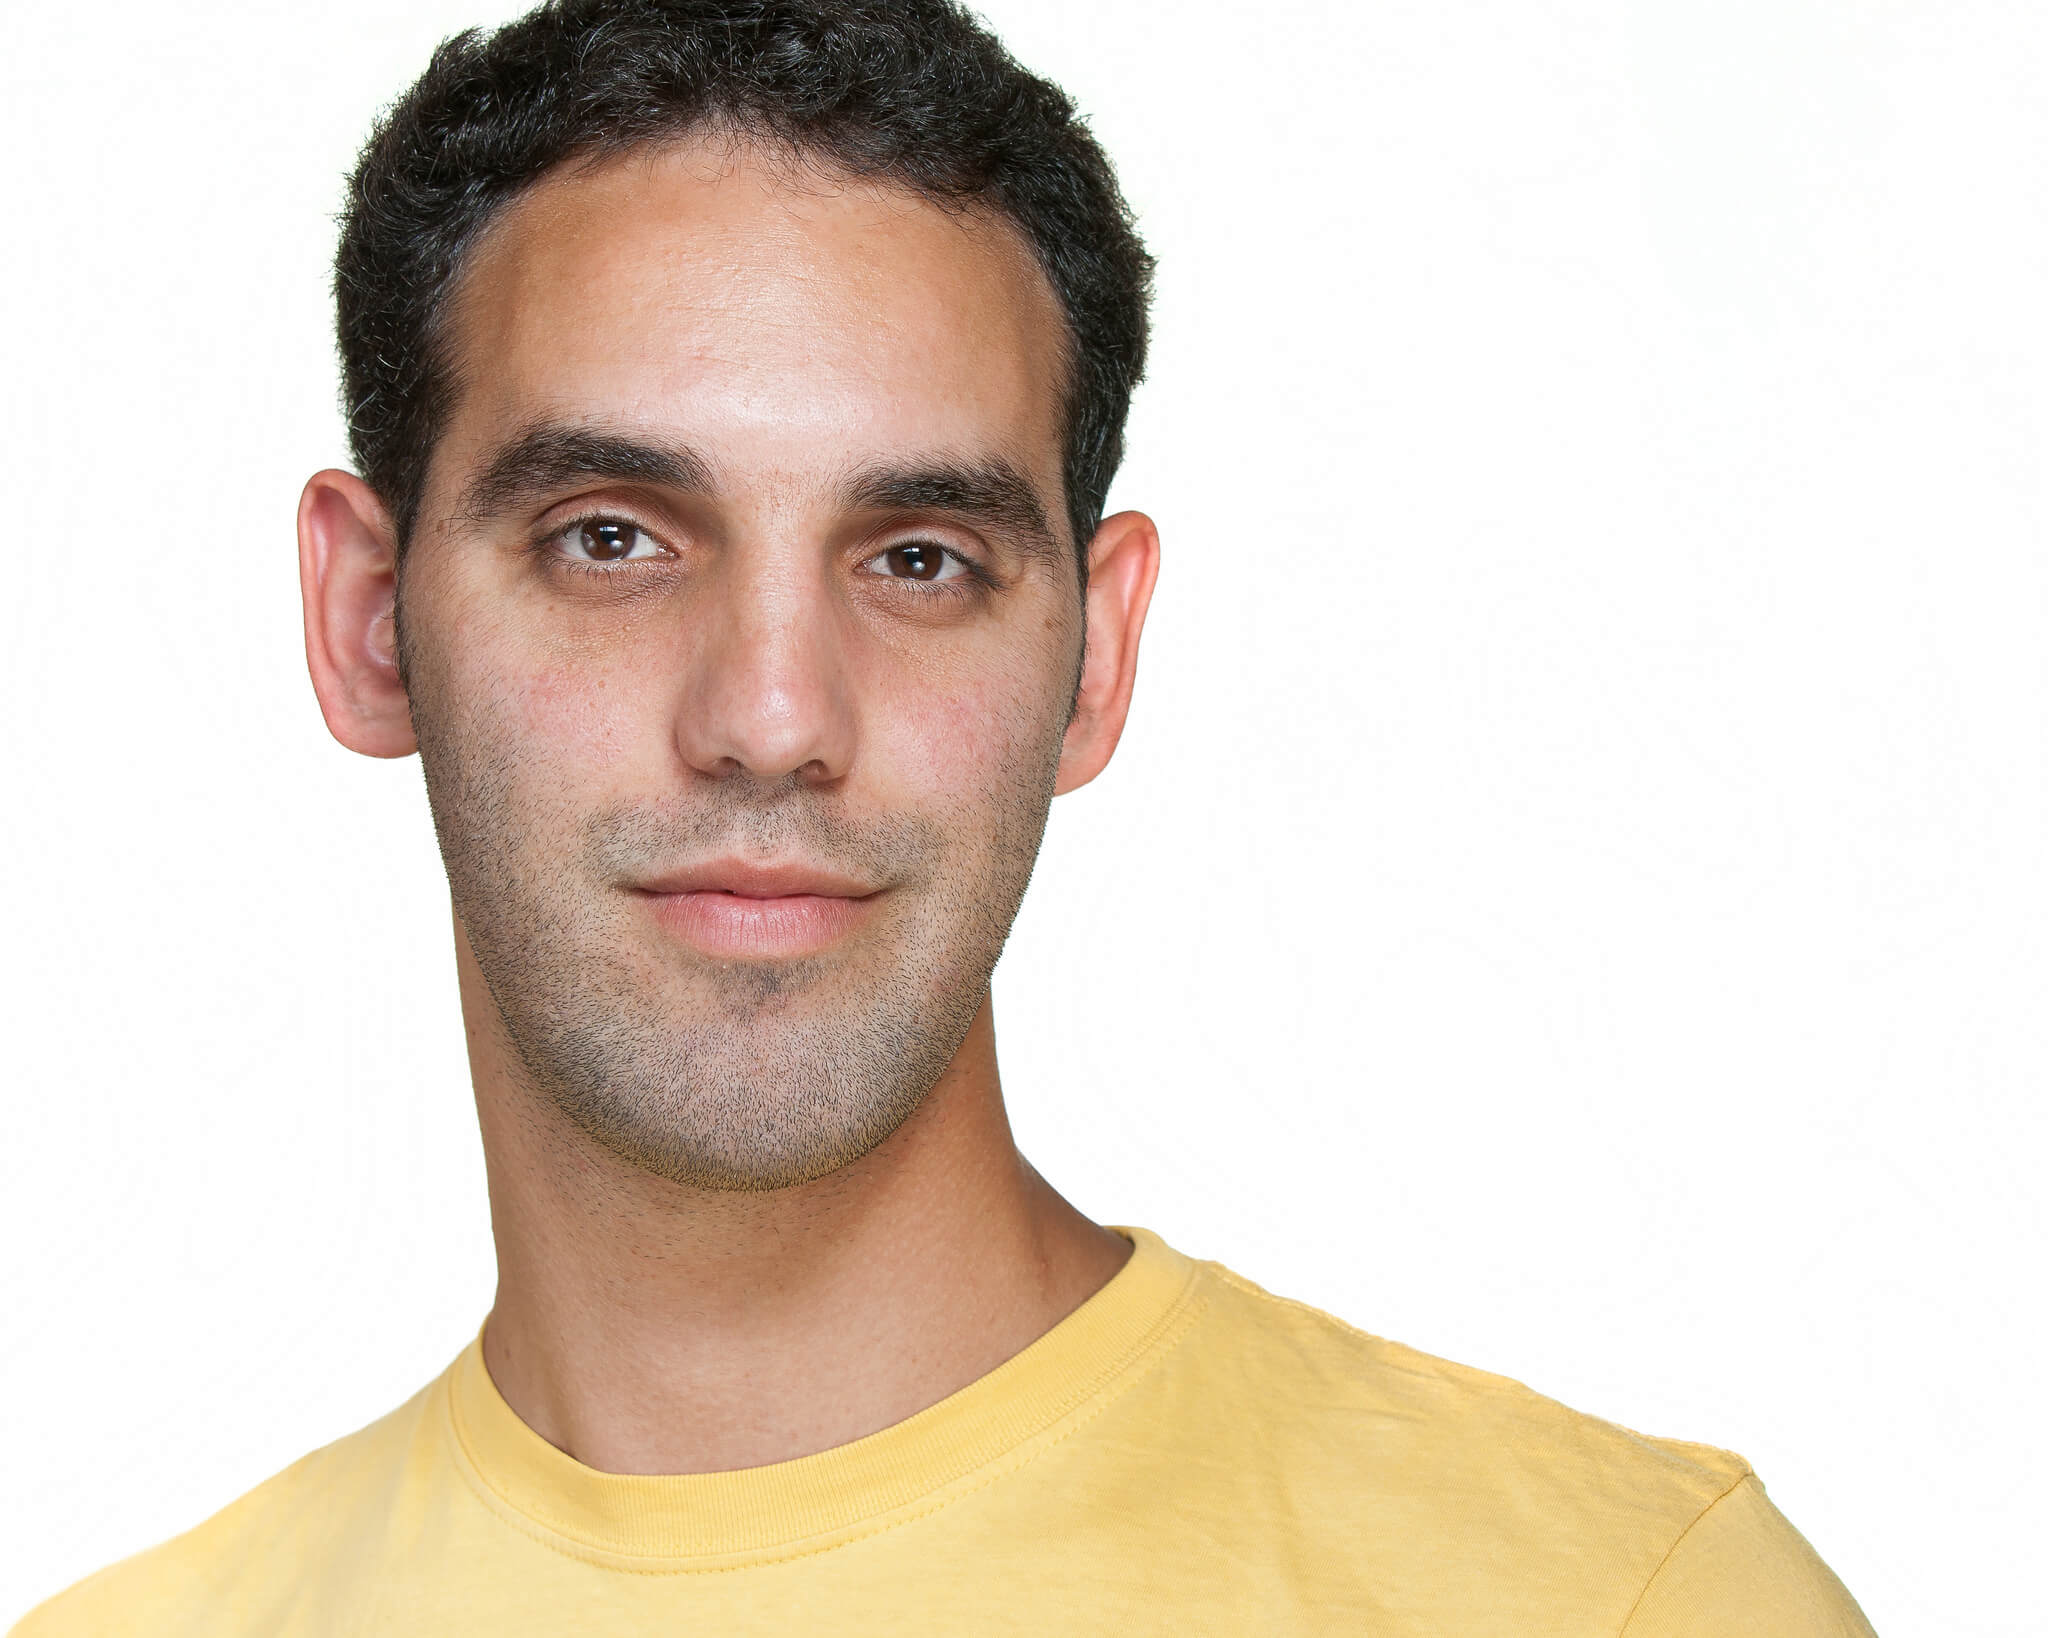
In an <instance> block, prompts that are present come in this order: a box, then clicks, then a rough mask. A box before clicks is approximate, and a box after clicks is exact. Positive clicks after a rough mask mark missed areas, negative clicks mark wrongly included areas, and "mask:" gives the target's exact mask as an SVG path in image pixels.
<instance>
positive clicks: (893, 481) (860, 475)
mask: <svg viewBox="0 0 2048 1638" xmlns="http://www.w3.org/2000/svg"><path fill="white" fill-rule="evenodd" d="M592 478H598V479H610V480H613V481H615V482H622V483H643V484H649V485H652V486H654V487H657V488H662V489H669V490H673V491H676V492H678V493H682V494H690V495H705V496H709V495H715V494H716V493H717V492H718V485H717V482H716V480H715V479H714V477H713V475H712V469H711V463H710V462H709V461H707V460H706V459H705V458H704V457H703V456H702V455H700V454H699V453H697V451H695V450H694V449H691V448H690V447H688V446H687V445H683V444H673V445H665V444H655V443H648V442H645V441H643V440H641V439H638V438H633V437H628V436H624V435H621V434H618V433H611V432H605V431H603V430H601V429H599V428H595V427H579V426H568V425H563V424H562V423H559V422H552V421H548V422H540V423H536V424H535V425H533V426H529V427H527V428H526V429H525V430H524V431H522V432H520V433H518V434H517V435H515V436H514V437H513V438H511V439H510V440H508V441H507V442H506V443H504V444H502V445H500V446H499V448H498V449H497V451H496V453H494V454H493V455H492V456H491V458H490V462H489V464H488V465H486V466H485V467H484V469H483V470H482V471H481V472H479V473H478V474H477V475H476V476H475V477H474V478H472V479H471V480H470V481H469V482H468V483H467V484H466V485H464V487H463V490H462V493H461V496H460V498H459V499H458V501H457V503H456V508H455V510H456V515H457V516H459V517H460V518H462V519H463V521H464V522H466V523H469V524H472V525H477V524H484V523H488V522H490V521H492V520H493V519H495V518H500V517H503V516H504V515H505V514H506V513H508V512H511V511H514V510H516V509H518V508H520V507H522V506H526V505H530V504H532V503H534V502H537V501H541V500H545V499H546V498H548V497H549V496H551V495H553V494H554V493H556V492H557V491H558V490H561V489H564V488H566V487H568V486H569V485H570V484H574V483H580V482H585V481H588V480H590V479H592ZM839 500H840V504H841V505H843V506H845V507H847V508H848V509H849V510H855V509H857V510H863V511H886V512H947V513H951V514H952V515H954V516H956V517H960V518H964V519H966V520H968V521H969V522H974V523H980V524H983V525H985V526H987V527H988V528H990V529H993V530H994V531H996V532H997V533H998V534H1000V535H1002V536H1004V537H1005V538H1006V539H1007V540H1009V541H1010V542H1012V543H1013V544H1014V545H1015V546H1016V548H1017V549H1018V551H1019V552H1020V553H1022V555H1023V556H1024V557H1025V558H1027V559H1029V560H1032V561H1035V562H1039V563H1043V564H1045V565H1048V566H1050V567H1053V568H1059V567H1061V566H1062V565H1063V564H1064V563H1065V561H1066V556H1067V553H1066V549H1065V547H1063V546H1062V545H1061V544H1060V541H1059V539H1058V537H1057V536H1056V535H1055V534H1054V532H1053V528H1052V524H1051V522H1050V520H1049V519H1048V517H1047V515H1046V510H1045V507H1044V505H1043V504H1042V503H1041V502H1040V501H1039V498H1038V491H1037V490H1035V489H1034V488H1032V486H1031V480H1030V479H1029V478H1027V477H1025V476H1024V474H1023V473H1022V472H1020V471H1019V470H1018V469H1017V467H1016V466H1014V465H1013V464H1012V463H1011V462H1010V461H1008V460H1006V459H1004V458H1003V457H1002V456H1000V455H992V456H985V457H982V458H980V459H975V460H950V459H946V458H944V457H940V458H937V459H923V458H913V459H910V460H906V461H901V462H896V461H887V460H884V461H876V462H871V463H869V464H868V465H866V466H863V467H861V468H860V469H859V470H858V471H856V472H854V473H853V474H852V475H851V476H850V477H848V478H847V479H846V480H845V481H844V482H843V483H841V485H840V486H839Z"/></svg>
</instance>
